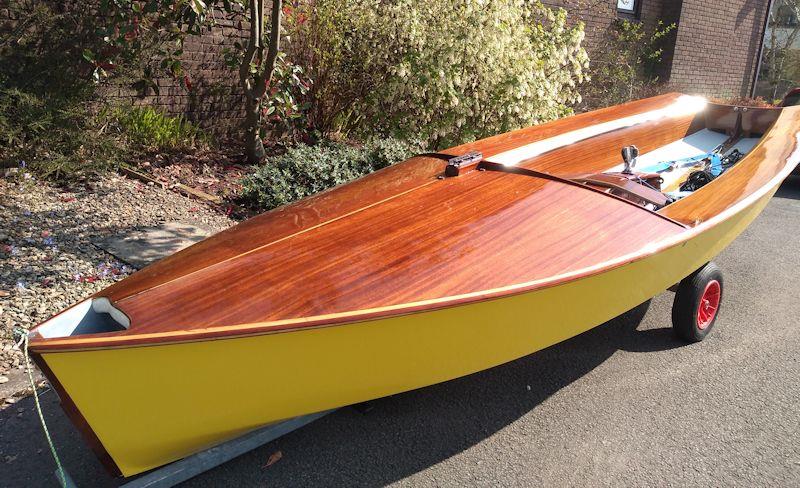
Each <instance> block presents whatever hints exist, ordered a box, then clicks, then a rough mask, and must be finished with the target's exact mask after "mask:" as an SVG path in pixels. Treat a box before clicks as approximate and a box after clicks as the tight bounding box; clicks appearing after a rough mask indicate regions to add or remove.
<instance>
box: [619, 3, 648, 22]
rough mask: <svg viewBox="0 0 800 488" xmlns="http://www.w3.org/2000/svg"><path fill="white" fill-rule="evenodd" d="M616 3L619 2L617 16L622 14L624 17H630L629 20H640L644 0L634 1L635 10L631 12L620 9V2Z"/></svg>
mask: <svg viewBox="0 0 800 488" xmlns="http://www.w3.org/2000/svg"><path fill="white" fill-rule="evenodd" d="M616 1H617V14H621V15H622V16H624V17H628V18H634V19H638V18H639V14H640V12H641V8H642V0H632V1H633V9H630V10H628V9H625V8H620V6H619V0H616Z"/></svg>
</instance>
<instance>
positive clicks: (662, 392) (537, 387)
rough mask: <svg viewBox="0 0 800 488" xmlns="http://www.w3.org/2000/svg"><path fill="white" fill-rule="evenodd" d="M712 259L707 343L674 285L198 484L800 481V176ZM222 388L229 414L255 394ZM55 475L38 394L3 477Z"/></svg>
mask: <svg viewBox="0 0 800 488" xmlns="http://www.w3.org/2000/svg"><path fill="white" fill-rule="evenodd" d="M716 262H717V264H718V265H719V266H720V268H721V269H722V271H723V273H724V278H725V287H726V288H725V291H724V298H723V304H722V309H721V315H720V316H719V319H718V320H717V323H716V325H715V327H714V330H713V332H712V334H711V335H710V336H709V337H708V338H707V339H706V340H705V341H704V342H702V343H699V344H693V345H686V344H684V343H682V342H680V341H678V340H677V339H675V338H674V337H673V334H672V330H671V328H670V307H671V305H672V297H673V295H672V293H669V292H666V293H663V294H661V295H659V296H657V297H656V298H654V299H653V300H651V301H650V302H649V303H646V304H643V305H641V306H640V307H638V308H636V309H634V310H632V311H630V312H628V313H627V314H625V315H623V316H621V317H619V318H617V319H615V320H612V321H610V322H608V323H606V324H604V325H602V326H600V327H597V328H595V329H593V330H591V331H589V332H586V333H584V334H582V335H580V336H578V337H575V338H573V339H570V340H568V341H566V342H563V343H561V344H558V345H556V346H553V347H551V348H548V349H546V350H544V351H540V352H538V353H535V354H533V355H531V356H527V357H525V358H522V359H520V360H517V361H514V362H512V363H509V364H506V365H503V366H499V367H497V368H494V369H491V370H488V371H484V372H481V373H477V374H474V375H471V376H468V377H465V378H461V379H458V380H454V381H450V382H447V383H444V384H440V385H436V386H433V387H429V388H424V389H421V390H417V391H413V392H409V393H404V394H400V395H395V396H392V397H388V398H384V399H380V400H377V401H374V402H372V403H371V405H372V407H373V408H372V409H371V410H370V411H368V412H366V413H359V412H358V411H357V410H355V409H353V408H344V409H341V410H339V411H337V412H335V413H333V414H331V415H329V416H327V417H325V418H323V419H321V420H318V421H316V422H314V423H312V424H311V425H309V426H307V427H304V428H302V429H300V430H298V431H295V432H293V433H291V434H288V435H286V436H284V437H282V438H280V439H278V440H277V441H274V442H272V443H270V444H267V445H265V446H263V447H261V448H259V449H256V450H254V451H251V452H250V453H248V454H245V455H243V456H241V457H239V458H237V459H234V460H232V461H230V462H228V463H226V464H224V465H222V466H220V467H218V468H216V469H214V470H212V471H209V472H207V473H205V474H203V475H201V476H199V477H197V478H194V479H193V480H190V481H189V482H187V483H185V485H184V486H191V487H216V486H238V487H245V486H270V487H275V486H303V487H315V486H326V487H327V486H381V485H389V484H396V485H404V486H411V485H413V486H475V485H478V486H494V485H502V486H511V485H520V486H539V485H543V486H565V485H568V486H748V487H750V486H800V359H799V358H798V357H799V355H800V300H798V297H800V293H798V290H800V270H799V269H798V267H800V266H799V265H800V179H798V178H793V179H791V180H789V181H787V182H786V183H784V185H783V186H782V187H781V189H780V190H779V192H778V195H777V196H776V197H775V198H774V199H773V200H772V202H771V203H770V204H769V206H768V207H767V208H766V210H765V211H764V213H763V214H762V216H761V217H759V219H758V220H756V222H754V224H753V225H752V226H750V228H749V229H747V230H746V231H745V233H744V234H742V236H740V237H739V238H738V239H737V240H736V241H735V242H734V243H733V244H732V245H731V246H730V247H729V248H728V249H727V250H725V251H724V252H723V253H722V254H721V255H720V256H719V257H718V258H717V259H716ZM365 367H369V365H365ZM231 374H235V373H234V372H231ZM217 387H218V391H217V394H216V396H215V400H214V401H215V402H217V403H218V404H219V408H220V410H221V411H224V409H225V405H226V403H228V402H236V401H242V399H241V395H246V392H238V393H237V392H229V391H227V390H226V389H225V385H217ZM42 400H43V403H44V408H45V411H46V416H47V419H48V422H49V426H50V428H51V432H52V434H53V437H54V438H55V442H56V446H57V448H58V450H59V453H60V454H61V456H62V459H63V461H64V464H65V466H66V468H67V470H68V471H69V473H70V474H71V475H72V477H73V479H74V481H75V482H76V484H77V485H78V486H79V487H88V486H115V485H116V484H117V482H115V481H114V480H112V479H111V478H110V477H109V476H108V475H107V474H105V472H104V471H103V469H102V468H101V467H100V465H99V463H98V461H97V460H96V459H95V458H94V456H93V455H92V454H91V452H90V451H89V450H88V448H87V447H86V446H85V444H84V443H83V441H82V439H81V438H80V436H79V434H78V433H77V432H76V431H75V429H74V428H73V427H72V426H71V424H70V423H69V422H68V421H67V420H66V419H65V417H64V415H63V413H62V412H61V410H60V409H59V407H58V403H57V399H56V396H55V395H54V394H53V392H52V391H48V392H45V393H44V394H43V395H42ZM155 400H157V399H154V401H155ZM20 409H21V410H20ZM120 420H121V421H124V419H120ZM278 452H280V454H281V456H280V459H279V460H277V461H276V462H274V463H273V464H271V465H269V466H267V464H268V459H269V458H270V457H272V458H273V460H274V459H275V458H277V457H278V456H277V455H275V454H276V453H278ZM54 469H55V464H54V462H53V460H52V458H51V456H50V454H49V452H48V448H47V445H46V442H45V439H44V436H43V434H42V431H41V428H40V426H39V423H38V419H37V418H36V415H35V413H34V412H33V403H32V400H31V398H26V399H23V400H20V401H19V402H18V403H17V404H15V405H13V406H12V407H10V408H5V409H4V410H2V412H0V486H56V483H55V479H54V477H53V475H52V473H53V470H54Z"/></svg>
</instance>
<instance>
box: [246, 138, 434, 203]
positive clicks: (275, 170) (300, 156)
mask: <svg viewBox="0 0 800 488" xmlns="http://www.w3.org/2000/svg"><path fill="white" fill-rule="evenodd" d="M420 152H422V145H421V144H419V143H415V142H406V141H400V140H397V139H374V140H371V141H369V142H367V143H366V144H353V143H345V142H333V141H325V142H321V143H319V144H316V145H307V144H298V145H296V146H294V147H292V148H290V149H289V150H288V151H287V152H286V153H285V154H282V155H280V156H277V157H273V158H270V160H269V161H268V163H267V164H265V165H263V166H260V167H259V168H258V169H257V170H256V171H255V172H254V173H253V174H251V175H248V176H247V177H245V178H244V179H243V180H242V186H243V189H242V194H241V199H242V201H243V202H244V203H246V204H248V205H250V206H255V207H257V208H259V209H263V210H269V209H272V208H275V207H279V206H281V205H285V204H287V203H290V202H293V201H295V200H299V199H301V198H305V197H307V196H310V195H313V194H314V193H318V192H321V191H323V190H326V189H328V188H331V187H333V186H336V185H340V184H342V183H347V182H349V181H352V180H354V179H356V178H358V177H361V176H364V175H366V174H369V173H371V172H373V171H376V170H379V169H381V168H385V167H387V166H389V165H391V164H394V163H396V162H399V161H403V160H404V159H408V158H409V157H411V156H413V155H415V154H418V153H420Z"/></svg>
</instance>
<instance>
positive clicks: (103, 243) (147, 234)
mask: <svg viewBox="0 0 800 488" xmlns="http://www.w3.org/2000/svg"><path fill="white" fill-rule="evenodd" d="M209 234H210V233H209V231H207V230H206V229H203V228H201V227H198V226H196V225H191V224H186V223H183V222H166V223H164V224H161V225H159V226H158V227H148V228H145V229H141V230H137V231H134V232H132V233H130V234H127V235H120V236H111V237H108V238H106V239H102V240H100V241H97V242H95V243H94V245H95V246H97V247H99V248H100V249H103V250H104V251H107V252H109V253H110V254H112V255H113V256H114V257H116V258H118V259H120V260H122V261H125V262H126V263H128V264H130V265H133V266H135V267H137V268H140V269H141V268H144V267H145V266H147V265H148V264H150V263H153V262H155V261H158V260H159V259H162V258H165V257H167V256H169V255H170V254H173V253H176V252H178V251H180V250H181V249H183V248H185V247H189V246H191V245H192V244H194V243H196V242H199V241H202V240H203V239H205V238H206V237H208V236H209Z"/></svg>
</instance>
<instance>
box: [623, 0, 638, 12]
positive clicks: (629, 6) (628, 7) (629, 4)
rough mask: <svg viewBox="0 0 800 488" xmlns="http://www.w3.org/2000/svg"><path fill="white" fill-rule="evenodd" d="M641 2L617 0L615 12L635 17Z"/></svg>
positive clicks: (636, 0)
mask: <svg viewBox="0 0 800 488" xmlns="http://www.w3.org/2000/svg"><path fill="white" fill-rule="evenodd" d="M640 1H641V0H617V10H618V11H619V12H622V13H626V14H630V15H636V14H637V13H638V10H637V9H638V8H639V2H640Z"/></svg>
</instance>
